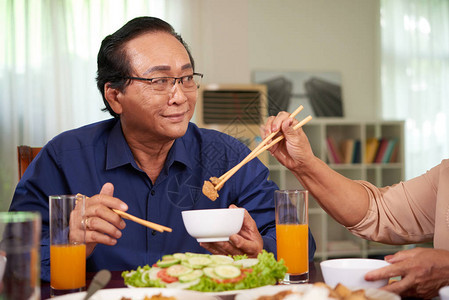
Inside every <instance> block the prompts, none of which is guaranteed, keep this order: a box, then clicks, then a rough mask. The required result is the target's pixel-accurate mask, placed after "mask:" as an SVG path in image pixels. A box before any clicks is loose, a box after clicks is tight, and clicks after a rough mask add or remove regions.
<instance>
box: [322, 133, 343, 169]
mask: <svg viewBox="0 0 449 300" xmlns="http://www.w3.org/2000/svg"><path fill="white" fill-rule="evenodd" d="M326 145H327V158H328V159H329V162H330V163H331V164H341V163H342V161H343V158H342V155H341V153H340V149H339V148H338V146H337V143H336V142H335V140H334V138H332V137H330V136H329V137H327V138H326Z"/></svg>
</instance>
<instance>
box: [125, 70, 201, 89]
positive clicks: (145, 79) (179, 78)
mask: <svg viewBox="0 0 449 300" xmlns="http://www.w3.org/2000/svg"><path fill="white" fill-rule="evenodd" d="M192 75H197V76H200V78H203V76H204V74H201V73H193V74H192ZM192 75H185V76H181V77H173V76H161V77H154V78H143V77H134V76H129V77H124V79H133V80H143V81H149V82H153V80H156V79H162V78H171V79H173V83H172V86H173V85H175V83H176V81H180V82H181V86H183V84H184V82H183V78H186V77H189V76H192ZM199 87H200V85H199V84H197V88H199Z"/></svg>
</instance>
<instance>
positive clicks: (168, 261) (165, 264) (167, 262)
mask: <svg viewBox="0 0 449 300" xmlns="http://www.w3.org/2000/svg"><path fill="white" fill-rule="evenodd" d="M177 263H179V259H176V258H173V259H165V260H158V261H157V263H156V264H157V266H158V267H161V268H168V267H170V266H173V265H176V264H177Z"/></svg>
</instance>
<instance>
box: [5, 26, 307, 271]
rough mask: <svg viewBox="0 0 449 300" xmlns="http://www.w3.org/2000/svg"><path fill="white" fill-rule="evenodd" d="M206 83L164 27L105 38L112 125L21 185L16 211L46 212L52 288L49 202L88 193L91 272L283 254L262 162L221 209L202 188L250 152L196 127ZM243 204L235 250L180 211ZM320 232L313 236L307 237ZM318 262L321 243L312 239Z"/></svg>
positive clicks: (242, 177)
mask: <svg viewBox="0 0 449 300" xmlns="http://www.w3.org/2000/svg"><path fill="white" fill-rule="evenodd" d="M201 78H202V74H199V73H195V68H194V61H193V58H192V56H191V54H190V51H189V49H188V47H187V45H186V44H185V43H184V41H183V40H182V38H181V37H180V36H179V35H178V34H176V33H175V32H174V30H173V28H172V27H171V26H170V25H169V24H168V23H166V22H164V21H162V20H160V19H157V18H151V17H140V18H136V19H133V20H131V21H130V22H128V23H127V24H125V25H124V26H123V27H122V28H120V29H119V30H118V31H117V32H115V33H114V34H112V35H109V36H107V37H106V38H105V39H104V40H103V42H102V45H101V48H100V51H99V53H98V76H97V85H98V88H99V90H100V92H101V94H102V96H103V101H104V103H105V105H106V109H107V110H108V111H109V112H110V113H111V114H112V115H113V116H114V118H113V119H110V120H107V121H102V122H98V123H95V124H90V125H87V126H85V127H82V128H78V129H75V130H71V131H67V132H64V133H62V134H60V135H58V136H57V137H55V138H54V139H52V140H51V141H50V142H49V143H48V144H47V145H46V146H45V147H44V148H43V149H42V150H41V152H40V153H39V155H38V156H37V157H36V158H35V160H34V161H33V162H32V164H31V165H30V166H29V168H28V169H27V171H26V172H25V174H24V176H23V178H22V180H21V181H20V182H19V184H18V186H17V189H16V192H15V195H14V198H13V201H12V204H11V207H10V210H38V211H40V212H41V213H42V222H43V224H42V225H43V226H42V228H43V229H42V230H43V231H42V248H41V260H42V279H44V280H49V277H50V274H49V273H50V271H49V217H48V196H49V195H55V194H76V193H82V194H85V195H87V196H89V197H90V198H89V199H88V200H87V201H86V218H85V225H86V228H87V231H86V245H87V256H88V258H87V270H88V271H96V270H99V269H103V268H106V269H109V270H126V269H132V268H136V267H137V266H141V265H146V264H153V263H154V262H156V261H157V260H158V259H160V258H161V256H162V255H164V254H169V253H175V252H184V251H191V252H203V253H207V251H209V252H211V253H214V254H233V255H236V254H247V255H248V256H249V257H255V256H257V254H258V253H259V252H261V251H262V249H266V250H267V251H271V252H276V233H275V223H274V205H273V200H272V199H273V192H274V190H276V189H277V187H276V185H275V184H274V183H273V182H271V181H269V180H267V177H268V170H267V169H266V168H265V167H264V165H263V164H262V163H261V162H260V161H259V160H257V159H255V160H253V161H251V162H250V163H248V164H247V165H245V166H244V167H243V168H242V169H241V170H239V172H237V174H235V175H234V176H233V177H232V178H231V179H230V180H229V181H228V182H226V184H225V185H224V187H223V188H222V189H221V191H220V197H219V199H218V200H217V201H214V202H212V201H211V200H209V199H208V198H207V197H206V196H204V195H203V194H202V193H201V188H202V185H203V182H204V180H206V179H208V178H209V177H211V176H215V175H220V174H223V173H225V172H226V171H227V170H229V169H231V168H232V167H233V166H234V165H236V164H237V163H238V162H240V161H241V160H242V159H243V158H244V157H245V156H246V155H247V154H248V153H249V152H250V151H249V149H248V148H247V147H246V146H244V145H243V144H241V143H240V142H239V141H237V140H236V139H234V138H232V137H230V136H228V135H225V134H222V133H220V132H217V131H213V130H206V129H200V128H198V127H197V126H196V125H194V124H192V123H190V120H191V118H192V115H193V112H194V108H195V103H196V99H197V88H198V86H199V84H200V80H201ZM229 206H231V207H233V206H237V207H243V208H245V209H246V210H247V212H246V213H245V218H244V223H243V227H242V229H241V231H240V232H239V233H238V234H235V235H233V236H231V238H230V241H229V242H216V243H201V244H198V243H197V241H196V240H195V239H194V238H192V237H190V236H189V235H188V233H187V232H186V230H185V228H184V225H183V222H182V217H181V212H182V211H183V210H190V209H206V208H226V207H229ZM112 209H118V210H122V211H127V212H128V213H130V214H132V215H135V216H137V217H140V218H143V219H148V220H151V221H152V222H155V223H159V224H163V225H166V226H169V227H171V228H173V232H171V233H159V232H156V231H152V230H150V229H148V228H146V227H143V226H141V225H138V224H136V223H133V222H128V223H125V221H124V220H123V219H121V218H120V216H119V215H117V214H116V213H115V212H114V211H112ZM309 235H310V233H309ZM309 248H310V249H309V256H310V259H312V258H313V254H314V251H315V243H314V240H313V238H312V237H310V247H309Z"/></svg>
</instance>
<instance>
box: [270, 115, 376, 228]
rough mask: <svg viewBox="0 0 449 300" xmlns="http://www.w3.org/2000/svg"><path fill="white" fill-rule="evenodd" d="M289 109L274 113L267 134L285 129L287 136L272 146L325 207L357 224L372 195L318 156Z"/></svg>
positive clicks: (341, 219)
mask: <svg viewBox="0 0 449 300" xmlns="http://www.w3.org/2000/svg"><path fill="white" fill-rule="evenodd" d="M288 116H289V114H288V113H287V112H281V113H279V114H278V115H277V116H276V117H274V116H273V117H270V118H269V119H268V121H267V123H266V124H265V126H264V128H263V130H264V137H266V136H268V135H269V134H270V133H271V132H274V131H276V130H279V129H280V130H281V133H282V134H284V136H285V139H284V140H282V141H281V142H279V143H278V144H276V145H274V146H273V147H272V148H270V152H271V154H272V155H273V156H274V157H275V158H276V159H277V160H278V161H279V162H280V163H281V164H283V165H284V166H285V167H287V168H288V169H289V170H290V171H291V172H292V173H293V174H294V175H295V177H296V178H297V179H298V180H299V182H300V183H301V184H302V185H303V186H304V188H306V189H307V190H309V192H310V193H311V194H312V195H313V196H314V198H315V199H316V200H317V201H318V202H319V204H320V205H321V207H322V208H323V209H324V210H325V211H326V212H327V213H328V214H330V215H331V216H332V217H333V218H334V219H335V220H337V221H338V222H339V223H341V224H342V225H344V226H353V225H355V224H357V223H358V222H359V221H360V220H362V218H363V217H364V216H365V215H366V213H367V210H368V204H369V197H368V194H367V192H366V191H365V189H364V188H363V187H362V186H361V185H360V184H358V183H357V182H355V181H353V180H351V179H348V178H346V177H344V176H342V175H341V174H339V173H337V172H335V171H334V170H332V169H331V168H329V166H327V164H326V163H324V162H323V161H321V160H320V159H319V158H318V157H316V156H315V155H314V154H313V152H312V148H311V146H310V143H309V140H308V139H307V136H306V134H305V133H304V131H303V130H302V129H301V128H299V129H298V130H294V129H293V128H292V127H293V126H294V125H295V124H296V123H297V122H298V121H297V120H294V119H289V118H288Z"/></svg>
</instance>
